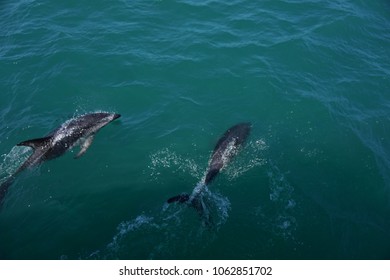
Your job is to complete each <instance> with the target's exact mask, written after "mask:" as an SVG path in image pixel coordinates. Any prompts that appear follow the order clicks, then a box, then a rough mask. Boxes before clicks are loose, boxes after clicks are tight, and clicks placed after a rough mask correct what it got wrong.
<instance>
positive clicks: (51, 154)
mask: <svg viewBox="0 0 390 280" xmlns="http://www.w3.org/2000/svg"><path fill="white" fill-rule="evenodd" d="M119 117H120V115H119V114H115V113H103V112H100V113H89V114H84V115H81V116H78V117H75V118H72V119H70V120H68V121H66V122H65V123H63V124H62V125H61V126H60V127H59V128H57V129H56V130H55V131H54V132H52V133H50V134H49V135H48V136H46V137H43V138H36V139H31V140H27V141H23V142H21V143H19V144H17V146H28V147H31V148H32V149H33V153H32V154H31V155H30V157H29V158H28V159H27V160H26V161H25V162H24V163H23V164H22V165H21V166H20V167H19V168H18V169H17V170H16V172H15V173H14V174H12V175H11V176H10V177H9V178H8V179H7V180H6V181H5V182H3V183H2V184H1V185H0V205H1V204H2V201H3V199H4V197H5V195H6V193H7V191H8V188H9V187H10V186H11V185H12V183H13V182H14V180H15V178H16V175H17V174H19V173H20V172H22V171H23V170H25V169H27V168H32V167H34V166H37V165H39V164H40V163H42V162H44V161H47V160H51V159H54V158H57V157H59V156H61V155H63V154H64V153H65V152H66V151H67V150H69V149H71V148H73V147H74V146H76V145H80V152H79V153H78V154H77V155H76V156H75V158H79V157H80V156H82V155H83V154H84V153H85V152H86V151H87V149H88V148H89V146H90V145H91V144H92V141H93V137H94V135H95V134H96V132H97V131H98V130H99V129H101V128H102V127H103V126H106V125H107V124H109V123H110V122H112V121H113V120H115V119H117V118H119Z"/></svg>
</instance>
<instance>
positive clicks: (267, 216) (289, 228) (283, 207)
mask: <svg viewBox="0 0 390 280" xmlns="http://www.w3.org/2000/svg"><path fill="white" fill-rule="evenodd" d="M267 175H268V178H269V182H270V184H269V185H270V194H269V203H267V204H264V205H263V206H260V207H259V208H258V209H257V211H256V215H258V216H260V217H261V220H260V224H261V226H262V227H263V228H264V229H266V230H268V231H270V232H272V233H273V234H275V235H277V236H280V237H282V238H283V239H285V240H294V239H295V238H294V233H295V231H296V229H297V220H296V218H295V217H294V210H295V208H296V205H297V203H296V201H295V200H294V199H293V193H294V187H293V186H291V184H290V183H289V182H288V181H287V179H286V177H285V174H284V173H282V172H281V171H280V170H279V168H278V167H277V166H276V165H274V164H272V163H271V164H270V170H269V171H268V174H267Z"/></svg>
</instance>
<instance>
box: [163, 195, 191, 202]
mask: <svg viewBox="0 0 390 280" xmlns="http://www.w3.org/2000/svg"><path fill="white" fill-rule="evenodd" d="M189 199H190V195H189V194H187V193H183V194H179V195H176V196H173V197H171V198H170V199H168V200H167V202H168V203H169V204H170V203H174V202H179V203H185V202H187V201H188V200H189Z"/></svg>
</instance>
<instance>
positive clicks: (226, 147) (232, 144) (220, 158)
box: [167, 123, 251, 219]
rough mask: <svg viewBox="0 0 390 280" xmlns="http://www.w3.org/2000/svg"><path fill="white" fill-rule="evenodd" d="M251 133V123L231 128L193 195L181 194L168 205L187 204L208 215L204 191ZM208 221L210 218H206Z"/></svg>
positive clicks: (216, 148)
mask: <svg viewBox="0 0 390 280" xmlns="http://www.w3.org/2000/svg"><path fill="white" fill-rule="evenodd" d="M250 131H251V124H250V123H239V124H237V125H235V126H233V127H231V128H229V129H228V130H227V131H226V132H225V133H224V135H223V136H222V137H221V138H220V139H219V140H218V142H217V144H216V145H215V148H214V151H213V153H212V155H211V158H210V161H209V164H208V167H207V170H206V173H205V176H204V177H203V178H202V180H201V181H200V182H199V183H198V184H197V185H196V187H195V188H194V190H193V191H192V194H191V195H189V194H186V193H184V194H179V195H177V196H174V197H171V198H170V199H168V200H167V202H168V203H173V202H180V203H187V204H188V205H190V206H192V207H194V208H195V209H196V210H197V211H198V212H199V214H200V216H201V217H202V218H205V215H207V213H206V212H207V211H206V209H205V208H206V207H205V205H204V204H203V201H202V200H201V199H200V195H201V193H202V192H203V190H204V189H205V188H206V186H208V185H209V184H210V183H211V182H212V181H213V180H214V179H215V177H216V176H217V175H218V174H219V172H220V171H221V170H222V169H223V168H224V167H225V166H226V164H227V163H228V162H229V161H230V160H231V159H232V158H233V157H234V156H235V155H236V154H237V151H238V150H239V148H240V147H241V146H242V145H243V144H244V142H245V140H246V139H247V138H248V136H249V133H250ZM206 218H207V219H208V217H206Z"/></svg>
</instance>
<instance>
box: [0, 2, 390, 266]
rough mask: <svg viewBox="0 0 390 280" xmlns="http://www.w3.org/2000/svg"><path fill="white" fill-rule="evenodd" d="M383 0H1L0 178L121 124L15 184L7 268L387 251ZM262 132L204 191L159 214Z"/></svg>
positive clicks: (388, 98) (3, 244)
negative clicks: (38, 148) (71, 141)
mask: <svg viewBox="0 0 390 280" xmlns="http://www.w3.org/2000/svg"><path fill="white" fill-rule="evenodd" d="M389 31H390V2H389V1H387V0H377V1H364V0H361V1H357V0H356V1H352V0H336V1H334V0H332V1H330V0H321V1H319V0H311V1H295V0H283V1H273V0H272V1H271V0H268V1H261V0H259V1H253V0H233V1H220V0H214V1H213V0H208V1H202V0H199V1H198V0H196V1H195V0H180V1H179V0H177V1H168V0H160V1H157V0H155V1H153V0H150V1H146V0H144V1H141V0H132V1H131V0H121V1H102V0H94V1H58V0H53V1H43V0H41V1H38V0H14V1H8V0H4V1H1V2H0V181H1V182H3V181H4V180H5V179H6V178H7V177H8V176H10V174H12V172H14V171H15V170H16V169H17V167H18V166H19V165H20V164H22V163H23V161H24V160H25V159H26V158H27V157H28V156H29V155H30V154H31V149H30V148H27V147H20V146H16V144H17V143H19V142H21V141H24V140H27V139H32V138H39V137H43V136H45V135H47V134H49V133H50V132H51V131H53V130H54V129H56V128H57V127H58V126H60V125H61V124H62V123H64V122H65V121H67V120H69V119H71V118H73V117H76V116H78V115H82V114H85V113H89V112H100V111H105V112H116V113H119V114H121V115H122V117H121V118H120V119H118V120H116V121H114V122H113V123H110V124H109V125H107V126H106V127H104V128H102V129H101V130H100V131H99V132H98V133H97V134H96V136H95V140H94V143H93V144H92V146H91V147H90V149H89V150H88V151H87V153H86V154H85V155H84V156H82V157H81V158H79V159H77V160H76V159H74V156H75V155H76V154H77V152H78V148H77V147H75V148H74V149H73V150H72V151H69V152H67V153H66V154H65V155H64V156H61V157H59V158H57V159H54V160H52V161H48V162H45V163H43V164H41V165H40V166H39V167H37V168H33V169H32V170H27V171H25V172H23V173H21V174H19V175H18V177H17V179H16V181H15V182H14V184H13V185H12V186H11V187H10V188H9V191H8V193H7V196H6V198H5V200H4V203H3V205H2V207H1V210H0V259H390V137H389V136H390V32H389ZM240 122H250V123H251V124H252V131H251V134H250V136H249V138H248V140H247V142H246V143H245V145H244V146H243V147H242V149H241V150H240V151H239V153H238V154H237V156H236V157H235V158H234V159H233V160H232V161H231V162H230V163H229V164H228V165H227V166H226V168H224V169H223V170H222V171H221V173H220V174H219V176H218V177H217V178H216V180H215V181H214V182H213V183H212V184H210V185H209V186H208V188H207V189H205V192H204V200H205V203H206V205H207V207H208V210H209V211H210V213H211V215H212V218H213V225H212V226H206V225H205V224H204V223H203V222H202V221H201V220H200V218H199V216H198V214H197V213H196V211H195V210H194V209H192V208H191V207H188V206H187V205H184V204H169V205H168V204H167V203H166V201H167V199H168V198H170V197H172V196H174V195H177V194H180V193H184V192H188V193H190V192H191V191H192V189H193V188H194V187H195V186H196V185H197V184H198V182H199V181H200V180H201V179H202V177H203V176H204V175H205V172H206V169H207V165H208V161H209V158H210V156H211V153H212V151H213V148H214V146H215V144H216V143H217V141H218V139H219V138H220V137H221V136H222V135H223V133H224V132H225V131H226V129H228V128H229V127H231V126H233V125H235V124H237V123H240Z"/></svg>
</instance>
